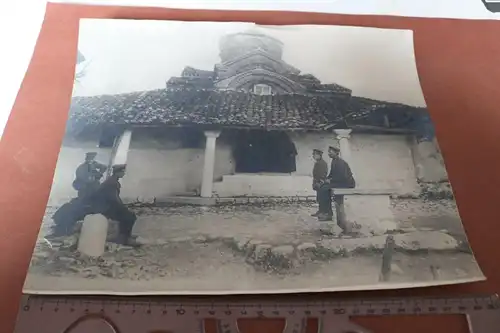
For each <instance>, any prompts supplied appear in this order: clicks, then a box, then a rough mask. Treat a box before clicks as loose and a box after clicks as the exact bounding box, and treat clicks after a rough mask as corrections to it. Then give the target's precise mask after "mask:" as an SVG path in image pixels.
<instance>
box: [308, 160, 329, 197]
mask: <svg viewBox="0 0 500 333" xmlns="http://www.w3.org/2000/svg"><path fill="white" fill-rule="evenodd" d="M312 173H313V190H315V191H316V190H317V189H319V187H320V186H321V185H323V183H324V182H325V180H326V176H327V175H328V164H326V162H325V160H323V159H320V160H319V161H316V162H315V163H314V167H313V172H312Z"/></svg>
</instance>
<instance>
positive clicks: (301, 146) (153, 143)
mask: <svg viewBox="0 0 500 333" xmlns="http://www.w3.org/2000/svg"><path fill="white" fill-rule="evenodd" d="M291 138H292V140H293V142H294V143H295V145H296V148H297V152H298V155H297V160H296V161H297V172H296V173H295V175H296V176H310V175H311V171H312V166H313V160H312V157H311V153H312V149H314V148H320V149H323V150H324V151H325V159H326V160H327V161H328V163H329V162H330V160H329V158H328V157H327V155H326V154H327V153H326V152H327V149H328V146H329V145H332V144H336V138H335V135H334V134H329V133H326V134H318V133H300V134H299V133H292V134H291ZM96 145H97V142H78V143H66V144H65V145H64V147H63V148H62V149H61V153H60V157H59V160H58V163H57V169H56V175H55V177H54V184H53V186H52V192H51V196H50V199H49V204H50V205H57V204H60V203H62V202H65V201H67V200H69V199H71V198H72V197H74V196H75V195H76V192H75V191H74V190H73V188H72V187H71V183H72V182H73V179H74V172H75V170H76V168H77V166H78V165H79V164H80V163H82V161H83V159H84V156H85V153H86V152H87V151H97V152H98V157H97V159H98V160H99V161H101V162H103V163H107V161H108V160H109V156H110V154H111V149H99V148H96ZM350 147H351V168H352V170H353V173H354V176H355V177H356V182H357V188H359V189H366V190H398V191H400V192H403V193H407V192H411V191H412V190H415V189H416V188H417V186H418V185H417V176H416V175H417V173H420V174H429V173H431V174H433V176H432V177H429V176H426V177H425V178H426V179H430V178H432V179H441V178H442V177H443V175H446V171H444V167H443V166H442V164H441V162H440V161H441V159H442V158H441V157H440V155H439V152H437V154H438V155H436V151H435V150H433V149H430V148H429V147H420V148H419V147H415V146H414V142H412V141H410V140H408V139H407V138H406V137H405V136H403V135H369V134H353V135H352V136H351V138H350ZM203 154H204V149H201V148H199V149H185V148H183V149H179V142H176V141H175V140H172V139H171V140H165V139H161V140H158V139H155V138H154V137H151V136H148V135H147V134H145V133H144V132H143V133H137V132H134V133H133V135H132V143H131V146H130V152H129V155H128V161H127V164H128V166H127V174H126V176H125V178H124V179H123V181H122V184H123V187H122V195H123V196H124V197H128V198H138V197H139V198H144V199H150V198H152V197H165V196H172V195H182V194H185V193H186V192H192V191H194V190H199V188H200V186H201V176H202V171H203ZM414 160H415V162H414ZM437 162H439V163H437ZM415 164H417V166H419V167H418V168H419V170H420V171H419V172H417V170H416V167H415ZM429 168H431V169H433V171H425V170H426V169H429ZM233 173H234V161H233V158H232V153H231V147H230V146H229V144H228V143H225V142H223V140H221V139H218V140H217V150H216V162H215V172H214V180H215V181H219V180H221V179H222V176H224V175H231V174H233ZM289 180H291V178H290V179H289ZM301 184H302V183H301ZM217 186H218V188H220V186H221V184H220V183H219V184H217ZM300 186H303V184H302V185H300ZM308 186H309V184H308ZM243 194H244V193H241V195H243ZM279 194H280V193H276V195H279Z"/></svg>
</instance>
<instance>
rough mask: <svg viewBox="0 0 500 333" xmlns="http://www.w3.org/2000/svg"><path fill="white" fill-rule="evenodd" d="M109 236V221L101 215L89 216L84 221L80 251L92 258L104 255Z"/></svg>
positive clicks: (79, 241) (79, 242) (79, 244)
mask: <svg viewBox="0 0 500 333" xmlns="http://www.w3.org/2000/svg"><path fill="white" fill-rule="evenodd" d="M107 235H108V219H107V218H106V217H105V216H104V215H101V214H93V215H87V216H86V217H85V219H84V220H83V224H82V230H81V232H80V238H79V240H78V251H80V252H81V253H82V254H85V255H87V256H90V257H99V256H101V255H102V254H103V253H104V249H105V246H106V237H107Z"/></svg>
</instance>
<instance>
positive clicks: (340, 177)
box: [318, 146, 356, 233]
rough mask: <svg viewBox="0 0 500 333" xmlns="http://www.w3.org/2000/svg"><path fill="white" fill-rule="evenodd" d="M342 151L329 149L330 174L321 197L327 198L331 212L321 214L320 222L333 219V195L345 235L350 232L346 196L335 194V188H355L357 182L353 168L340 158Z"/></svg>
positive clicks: (332, 147)
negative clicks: (345, 204)
mask: <svg viewBox="0 0 500 333" xmlns="http://www.w3.org/2000/svg"><path fill="white" fill-rule="evenodd" d="M339 152H340V150H339V149H338V148H337V147H334V146H330V147H328V156H329V157H330V158H331V159H332V164H331V166H330V173H329V174H328V176H327V178H326V180H325V183H324V184H325V185H323V186H322V188H321V189H322V191H321V195H324V196H325V201H328V207H329V211H328V212H327V213H326V214H320V215H319V216H318V219H319V220H320V221H331V220H332V217H333V211H332V206H331V204H332V201H331V195H332V194H333V196H334V201H335V211H336V216H337V225H338V226H339V227H340V228H342V230H343V231H344V232H345V233H348V232H350V230H349V229H350V228H349V225H348V223H347V220H346V216H345V211H344V196H343V195H336V194H335V193H333V189H334V188H354V187H355V186H356V182H355V180H354V176H353V174H352V171H351V168H350V167H349V164H347V162H346V161H344V160H343V159H342V158H341V157H340V156H339Z"/></svg>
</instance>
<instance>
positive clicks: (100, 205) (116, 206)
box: [92, 164, 140, 246]
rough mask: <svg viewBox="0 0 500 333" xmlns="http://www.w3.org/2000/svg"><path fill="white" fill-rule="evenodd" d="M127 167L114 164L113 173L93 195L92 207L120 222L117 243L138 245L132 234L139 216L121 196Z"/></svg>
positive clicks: (97, 211)
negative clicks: (126, 204)
mask: <svg viewBox="0 0 500 333" xmlns="http://www.w3.org/2000/svg"><path fill="white" fill-rule="evenodd" d="M125 168H126V166H125V165H123V164H120V165H114V166H113V174H112V175H111V176H109V177H108V178H107V179H106V180H105V181H104V182H103V183H102V184H101V185H100V186H99V188H98V189H97V191H96V192H95V193H94V194H93V195H92V208H93V211H94V212H95V213H99V214H102V215H104V216H106V217H107V218H108V219H111V220H114V221H117V222H118V229H119V235H118V239H117V240H116V243H118V244H123V245H129V246H138V245H140V244H139V243H137V241H136V239H135V237H133V236H132V229H133V227H134V224H135V221H136V220H137V217H136V216H135V214H134V213H133V212H131V211H130V210H129V209H128V208H127V206H125V204H124V203H123V202H122V200H121V198H120V189H121V184H120V179H121V178H123V176H125Z"/></svg>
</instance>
